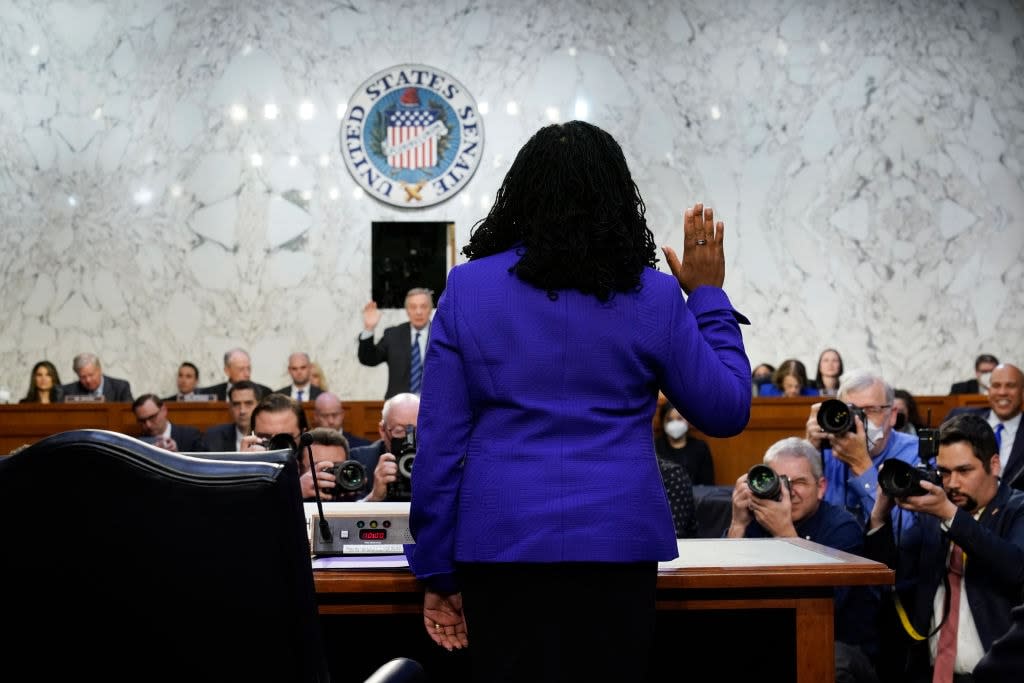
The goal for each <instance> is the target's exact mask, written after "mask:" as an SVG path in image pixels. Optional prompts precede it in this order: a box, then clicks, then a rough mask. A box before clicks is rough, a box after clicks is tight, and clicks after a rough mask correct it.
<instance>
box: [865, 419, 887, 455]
mask: <svg viewBox="0 0 1024 683" xmlns="http://www.w3.org/2000/svg"><path fill="white" fill-rule="evenodd" d="M864 428H865V429H866V430H867V436H868V450H871V449H872V448H874V447H875V444H877V443H879V442H880V441H881V440H882V438H883V437H884V436H885V427H876V426H875V423H873V422H872V421H871V420H867V421H866V424H865V425H864Z"/></svg>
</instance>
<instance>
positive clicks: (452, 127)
mask: <svg viewBox="0 0 1024 683" xmlns="http://www.w3.org/2000/svg"><path fill="white" fill-rule="evenodd" d="M339 138H340V145H341V154H342V156H344V157H345V165H346V166H347V167H348V170H349V173H351V174H352V177H353V178H354V179H355V181H356V182H357V183H359V185H360V186H361V187H362V188H363V189H364V190H365V191H366V192H368V193H369V194H371V195H372V196H374V197H376V198H377V199H379V200H381V201H384V202H387V203H388V204H392V205H394V206H401V207H406V208H409V207H424V206H431V205H433V204H438V203H440V202H443V201H445V200H446V199H450V198H451V197H454V196H455V195H456V194H457V193H458V192H459V190H461V189H462V188H463V187H465V186H466V184H467V183H468V182H469V179H470V178H472V177H473V173H474V172H475V171H476V169H477V166H479V164H480V157H481V155H482V154H483V148H484V126H483V119H482V118H481V116H480V112H479V110H478V108H477V104H476V101H475V100H474V99H473V97H472V95H470V94H469V91H468V90H466V88H465V86H463V85H462V84H461V83H459V82H458V81H457V80H455V79H454V78H453V77H452V76H451V75H449V74H447V73H445V72H444V71H441V70H440V69H435V68H433V67H430V66H424V65H422V64H400V65H398V66H393V67H391V68H389V69H384V70H383V71H380V72H378V73H375V74H374V75H373V76H371V77H370V78H368V79H367V80H366V81H365V82H364V83H363V84H362V85H360V86H359V88H358V89H357V90H356V92H355V94H353V95H352V97H351V99H350V100H349V102H348V107H347V109H346V111H345V117H344V118H343V119H342V122H341V129H340V131H339Z"/></svg>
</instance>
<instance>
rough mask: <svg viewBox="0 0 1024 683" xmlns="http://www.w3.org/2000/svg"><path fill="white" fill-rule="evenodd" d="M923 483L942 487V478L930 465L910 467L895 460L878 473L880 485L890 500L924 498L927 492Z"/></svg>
mask: <svg viewBox="0 0 1024 683" xmlns="http://www.w3.org/2000/svg"><path fill="white" fill-rule="evenodd" d="M922 481H928V482H931V483H932V484H935V485H936V486H942V476H941V475H940V474H939V473H938V471H937V470H934V469H932V468H931V467H929V466H928V465H917V466H914V465H908V464H907V463H905V462H903V461H902V460H896V459H895V458H890V459H889V460H886V461H885V462H884V463H882V471H881V472H879V473H878V485H879V486H881V487H882V490H883V491H885V494H886V495H887V496H889V497H890V498H906V497H907V496H923V495H924V494H925V493H926V491H925V490H924V489H923V488H921V482H922Z"/></svg>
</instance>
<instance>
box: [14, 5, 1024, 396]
mask: <svg viewBox="0 0 1024 683" xmlns="http://www.w3.org/2000/svg"><path fill="white" fill-rule="evenodd" d="M405 62H413V63H423V64H428V65H431V66H434V67H437V68H440V69H442V70H445V71H447V72H448V73H450V74H452V75H453V76H454V77H455V78H457V79H458V80H460V81H461V82H462V83H463V84H464V85H465V86H466V87H467V88H468V89H469V90H470V91H471V93H472V94H473V96H474V97H475V98H476V100H477V102H478V103H487V106H488V109H489V111H488V113H487V114H486V116H485V117H484V121H485V129H486V142H485V147H484V157H483V161H482V163H481V166H480V168H479V170H478V171H477V173H476V175H475V176H474V178H473V179H472V181H471V182H470V184H469V186H468V187H467V189H465V190H464V191H463V192H462V193H461V194H459V195H458V196H456V197H455V198H454V199H452V200H450V201H447V202H445V203H442V204H439V205H436V206H433V207H430V208H428V209H423V210H419V211H411V210H402V209H398V208H393V207H389V206H387V205H384V204H381V203H378V202H377V201H376V200H373V199H370V198H368V197H365V196H364V197H361V198H360V197H359V196H357V193H356V192H355V191H356V189H357V185H356V184H355V182H354V181H353V180H352V178H351V177H350V176H349V175H348V172H347V171H346V169H345V166H344V163H343V161H342V158H341V156H340V154H339V151H338V144H337V133H338V128H339V121H338V117H337V112H338V106H339V104H341V105H344V104H345V103H346V102H347V100H348V98H349V97H350V96H351V94H352V93H353V91H354V89H355V88H356V87H357V86H358V85H359V84H360V83H361V82H362V81H363V80H364V79H365V78H367V77H368V76H370V75H372V74H373V73H375V72H376V71H378V70H380V69H383V68H386V67H388V66H391V65H394V64H400V63H405ZM304 102H306V103H308V104H307V105H306V106H307V109H306V110H305V111H306V112H307V115H308V118H303V117H302V116H300V113H299V108H300V107H301V106H302V104H303V103H304ZM513 103H514V104H513ZM267 104H274V105H276V106H277V108H278V114H277V116H276V118H274V119H268V118H267V117H266V116H265V106H266V105H267ZM310 105H311V109H310V108H309V107H310ZM554 110H557V111H554ZM1022 112H1024V15H1022V10H1021V6H1020V3H1014V2H1011V1H1010V0H1005V1H1001V0H979V1H976V2H969V3H961V2H952V1H948V2H945V1H940V0H917V1H909V0H902V1H897V2H888V1H882V0H875V1H853V0H830V1H825V0H821V1H817V2H810V1H807V2H800V1H797V2H793V1H792V0H765V1H763V2H739V1H735V0H734V1H731V2H701V1H681V2H661V1H656V0H649V1H648V2H646V3H643V2H637V3H633V2H629V3H624V2H620V1H615V0H594V1H591V2H584V1H582V0H562V1H559V2H554V1H550V0H549V1H543V0H524V1H522V2H512V3H510V2H501V1H499V0H486V1H482V2H469V1H465V0H435V2H431V3H427V4H424V3H420V2H413V1H411V0H396V1H395V2H390V3H381V2H373V1H370V0H351V1H350V2H328V1H322V2H317V1H315V0H291V1H280V2H273V3H263V2H250V1H243V0H238V1H236V2H230V1H227V0H221V1H216V0H213V1H210V2H206V1H203V2H200V1H199V0H192V1H179V2H162V1H160V0H135V1H125V2H81V1H78V0H65V1H63V2H54V1H50V0H5V1H4V2H0V159H2V163H0V277H2V288H3V294H2V297H0V385H4V386H6V387H8V388H10V389H11V391H12V393H14V394H15V397H18V396H21V395H22V394H23V393H24V391H25V389H26V386H27V381H28V374H29V369H30V367H31V365H32V364H33V363H34V362H35V361H36V360H38V359H41V358H49V359H51V360H53V361H54V362H55V363H56V364H57V365H58V368H59V370H60V371H61V373H62V379H64V381H69V380H70V379H72V378H73V374H72V372H71V367H70V365H71V358H72V356H73V355H74V354H75V353H77V352H79V351H83V350H92V351H95V352H97V353H98V354H100V356H101V357H102V358H103V360H104V362H105V366H106V369H107V371H108V372H109V373H110V374H113V375H115V376H120V377H125V378H128V379H129V380H131V382H132V386H133V389H134V390H135V393H136V394H139V393H142V392H143V391H148V390H154V391H157V392H159V393H165V392H167V393H169V392H171V391H172V390H173V388H174V374H175V368H176V366H177V364H178V362H179V361H180V360H183V359H190V360H192V361H194V362H196V363H197V364H198V365H199V366H200V368H201V370H202V372H203V375H204V376H203V380H204V383H206V382H205V380H208V381H209V383H213V382H216V381H220V380H221V379H222V373H221V369H220V367H221V354H222V353H223V351H224V350H225V349H227V348H228V347H230V346H233V345H241V346H244V347H247V348H249V349H250V350H251V352H252V355H253V361H254V363H253V365H254V379H256V380H258V381H260V382H263V383H265V384H270V385H273V386H280V385H283V384H284V383H285V382H286V380H287V374H286V372H285V365H286V356H287V354H288V352H289V351H291V350H294V349H305V350H308V351H309V352H310V353H311V354H312V355H313V356H314V358H315V359H317V360H319V361H320V362H321V363H322V364H323V366H324V367H325V369H326V371H327V373H328V377H329V380H330V382H331V386H332V388H333V389H336V390H339V391H340V392H341V393H342V394H343V395H344V396H346V397H349V398H352V399H375V398H380V397H381V396H383V393H384V386H385V376H386V369H385V368H384V366H380V367H378V368H365V367H362V366H360V365H359V363H358V361H357V360H356V353H355V349H356V343H355V337H356V334H357V333H358V330H359V328H360V324H361V322H360V315H361V313H360V312H361V308H362V306H363V304H364V303H365V301H367V300H368V298H369V296H370V267H369V247H370V223H371V222H372V221H375V220H442V221H453V222H454V223H455V225H456V243H457V246H458V247H459V248H461V246H462V245H463V244H464V243H465V241H466V238H467V236H468V234H469V229H470V227H471V226H472V224H473V223H474V222H475V221H476V220H477V219H479V218H480V217H481V216H482V215H483V214H484V213H485V208H486V207H487V206H488V204H489V202H490V200H491V199H492V198H493V196H494V192H495V190H496V189H497V187H498V185H499V183H500V181H501V178H502V176H503V174H504V172H505V170H506V169H507V167H508V165H509V162H510V160H511V158H512V157H513V156H514V154H515V152H516V150H517V149H518V148H519V147H520V146H521V145H522V143H523V142H524V141H525V140H526V139H527V138H528V137H529V135H530V134H531V133H532V132H533V131H534V130H536V129H537V128H538V127H540V126H542V125H545V124H546V123H548V122H549V120H550V118H549V117H551V116H553V117H555V118H558V119H561V120H567V119H571V118H585V119H587V120H589V121H592V122H594V123H596V124H598V125H600V126H602V127H604V128H606V129H608V130H609V131H610V132H612V134H613V135H615V136H616V137H617V138H618V139H619V141H620V142H621V143H622V145H623V147H624V148H625V149H626V150H627V153H628V155H629V160H630V163H631V166H632V169H633V172H634V175H635V177H636V180H637V182H638V184H639V185H640V187H641V190H642V191H643V194H644V198H645V200H646V202H647V207H648V220H649V223H650V225H651V227H652V229H653V230H654V232H655V234H656V237H657V239H658V241H659V243H664V242H671V243H676V244H678V242H679V239H680V234H681V233H680V228H679V223H680V214H681V212H682V211H683V209H684V207H685V206H686V205H688V204H690V203H692V202H695V201H704V202H706V203H708V204H710V205H712V206H713V207H714V208H715V209H716V210H717V212H718V215H719V216H720V217H721V218H723V219H724V220H725V222H726V226H727V230H728V233H727V251H728V271H727V278H726V289H727V290H728V292H729V293H730V295H731V296H732V298H733V300H734V302H735V303H736V304H737V306H738V307H739V308H740V309H741V310H743V311H745V312H746V313H747V314H748V315H749V316H750V317H751V319H752V320H753V321H754V325H753V326H752V327H750V328H749V329H747V330H746V342H747V348H748V351H749V353H750V356H751V360H752V361H753V362H754V363H757V362H761V361H773V362H776V363H777V362H778V361H779V360H781V359H783V358H785V357H790V356H795V357H798V358H801V359H803V360H804V361H805V362H806V363H808V364H809V365H811V366H813V364H814V362H815V360H816V358H817V355H818V352H819V351H820V350H821V349H822V348H824V347H826V346H835V347H837V348H838V349H840V351H841V352H842V354H843V356H844V359H845V361H846V365H847V368H851V367H855V366H869V367H873V368H876V369H879V370H880V371H882V372H883V373H884V374H885V375H886V376H887V377H889V378H890V379H891V380H892V381H893V382H894V383H895V384H896V385H899V386H903V387H906V388H908V389H910V390H911V391H913V392H915V393H945V392H946V391H947V390H948V387H949V384H950V383H951V382H953V381H954V380H959V379H963V378H966V377H969V376H970V375H971V374H972V372H973V368H972V362H973V358H974V356H975V355H976V354H977V353H978V352H979V351H988V352H992V353H995V354H996V355H998V356H999V357H1000V358H1002V359H1005V360H1014V361H1016V362H1017V363H1021V362H1024V358H1022V357H1021V356H1022V355H1024V354H1022V347H1021V343H1020V339H1021V336H1022V331H1024V301H1022V296H1021V291H1022V284H1024V267H1022V261H1024V259H1022V255H1024V188H1022V179H1024V171H1022V167H1021V166H1022V160H1024V113H1022ZM309 114H311V115H309ZM663 267H664V266H663ZM402 317H403V315H402V313H401V312H400V311H389V312H387V313H386V315H385V319H384V323H385V324H393V323H395V322H399V321H400V320H401V319H402Z"/></svg>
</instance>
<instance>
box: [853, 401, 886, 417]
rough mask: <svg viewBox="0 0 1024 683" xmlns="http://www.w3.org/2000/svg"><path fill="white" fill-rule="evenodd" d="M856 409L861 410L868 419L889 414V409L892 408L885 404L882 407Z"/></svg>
mask: <svg viewBox="0 0 1024 683" xmlns="http://www.w3.org/2000/svg"><path fill="white" fill-rule="evenodd" d="M857 407H858V408H860V409H861V410H863V411H864V414H865V415H868V416H870V417H878V416H880V415H885V414H886V413H887V412H889V409H890V408H892V404H891V403H886V404H885V405H884V406H857Z"/></svg>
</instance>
